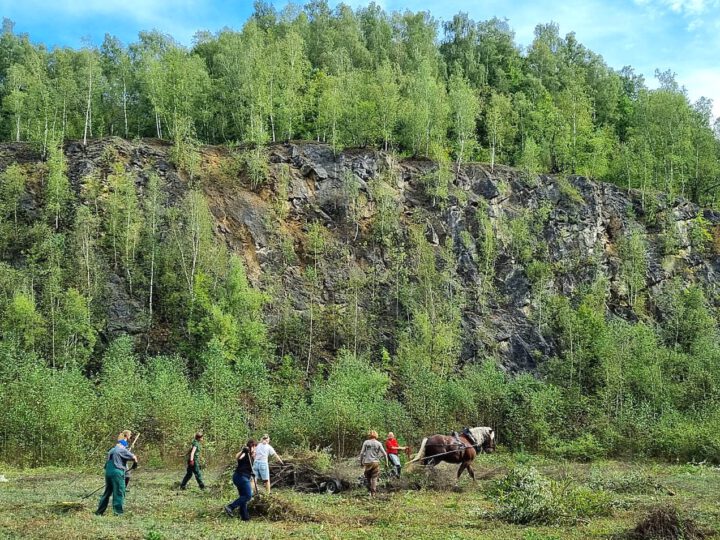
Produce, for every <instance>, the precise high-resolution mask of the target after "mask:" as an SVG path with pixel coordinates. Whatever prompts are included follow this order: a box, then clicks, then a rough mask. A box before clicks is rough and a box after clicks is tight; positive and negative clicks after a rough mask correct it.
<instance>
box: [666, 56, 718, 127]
mask: <svg viewBox="0 0 720 540" xmlns="http://www.w3.org/2000/svg"><path fill="white" fill-rule="evenodd" d="M677 79H678V82H679V83H681V84H683V85H684V86H685V87H686V88H687V91H688V96H689V97H690V99H691V100H692V101H696V100H697V99H698V98H700V97H703V96H704V97H707V98H710V99H712V100H713V116H715V117H716V118H719V117H720V69H715V68H699V69H691V70H688V71H683V72H681V73H679V74H678V77H677Z"/></svg>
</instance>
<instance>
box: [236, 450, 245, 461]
mask: <svg viewBox="0 0 720 540" xmlns="http://www.w3.org/2000/svg"><path fill="white" fill-rule="evenodd" d="M244 457H245V451H244V450H240V451H239V452H238V453H237V454H235V459H236V460H240V459H242V458H244Z"/></svg>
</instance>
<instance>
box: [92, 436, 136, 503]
mask: <svg viewBox="0 0 720 540" xmlns="http://www.w3.org/2000/svg"><path fill="white" fill-rule="evenodd" d="M138 437H140V433H137V434H136V435H135V439H134V440H133V442H132V444H131V445H130V446H129V447H128V449H130V450H132V448H133V447H134V446H135V443H136V442H137V440H138ZM132 468H133V469H135V468H137V461H136V462H134V463H133V467H132ZM125 486H126V487H127V484H125ZM104 487H105V486H100V487H99V488H97V489H96V490H94V491H91V492H90V493H86V494H85V495H83V496H82V497H80V498H81V499H88V498H90V497H92V496H93V495H95V494H96V493H97V492H98V491H100V490H101V489H103V488H104Z"/></svg>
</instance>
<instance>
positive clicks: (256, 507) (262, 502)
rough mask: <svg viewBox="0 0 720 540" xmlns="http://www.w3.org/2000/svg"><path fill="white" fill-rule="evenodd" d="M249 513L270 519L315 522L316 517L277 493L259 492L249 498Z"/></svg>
mask: <svg viewBox="0 0 720 540" xmlns="http://www.w3.org/2000/svg"><path fill="white" fill-rule="evenodd" d="M248 509H249V510H250V515H251V516H253V517H255V516H258V517H264V518H266V519H269V520H270V521H295V522H317V521H318V519H317V518H316V517H315V516H313V515H312V514H309V513H308V512H307V511H305V510H304V509H302V508H301V507H299V506H298V505H297V504H296V503H294V502H292V501H289V500H287V499H285V498H283V497H280V496H278V495H267V494H264V493H261V494H259V495H256V496H255V497H253V498H252V499H250V504H249V505H248Z"/></svg>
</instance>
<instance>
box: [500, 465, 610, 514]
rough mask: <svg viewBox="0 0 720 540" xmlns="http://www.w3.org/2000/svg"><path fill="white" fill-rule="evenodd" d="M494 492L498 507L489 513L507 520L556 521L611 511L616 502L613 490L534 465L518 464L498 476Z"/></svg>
mask: <svg viewBox="0 0 720 540" xmlns="http://www.w3.org/2000/svg"><path fill="white" fill-rule="evenodd" d="M491 496H492V497H493V498H494V499H495V501H496V502H497V505H498V508H497V510H496V511H495V512H494V513H491V514H490V515H491V516H492V517H495V518H498V519H502V520H503V521H507V522H508V523H516V524H557V523H569V522H577V521H580V520H583V519H587V518H591V517H596V516H606V515H609V514H610V513H611V512H612V510H613V508H614V507H615V505H616V502H615V499H614V498H613V496H612V494H610V493H609V492H608V491H605V490H602V489H592V488H590V487H588V486H585V485H579V484H576V483H575V482H574V481H573V480H571V479H565V480H563V481H557V480H550V479H548V478H546V477H545V476H543V475H542V474H540V472H538V470H537V469H535V468H534V467H523V466H520V467H515V468H513V469H512V470H511V471H510V472H509V473H508V474H507V475H506V476H505V477H504V478H502V479H500V480H498V481H497V482H496V483H495V485H494V487H493V489H492V491H491Z"/></svg>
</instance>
